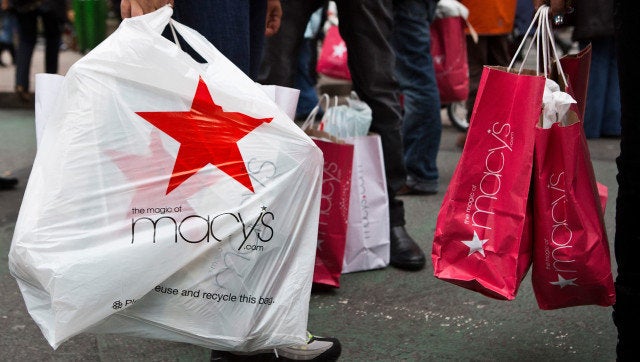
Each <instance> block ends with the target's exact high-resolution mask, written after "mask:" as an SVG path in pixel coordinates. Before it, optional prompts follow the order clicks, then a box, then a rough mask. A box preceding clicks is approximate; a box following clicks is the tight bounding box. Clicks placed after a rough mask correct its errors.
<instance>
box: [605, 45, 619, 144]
mask: <svg viewBox="0 0 640 362" xmlns="http://www.w3.org/2000/svg"><path fill="white" fill-rule="evenodd" d="M612 40H613V39H608V41H609V43H608V44H607V48H608V51H607V54H608V55H607V60H608V62H607V75H608V78H607V91H606V92H607V93H606V101H605V109H604V116H603V119H602V131H601V136H605V137H619V136H620V117H621V116H620V82H619V80H618V61H617V60H616V51H615V45H614V42H613V41H612Z"/></svg>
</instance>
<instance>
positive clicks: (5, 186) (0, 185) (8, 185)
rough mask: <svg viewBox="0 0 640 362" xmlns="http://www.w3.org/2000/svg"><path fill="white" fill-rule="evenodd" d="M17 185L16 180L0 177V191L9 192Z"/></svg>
mask: <svg viewBox="0 0 640 362" xmlns="http://www.w3.org/2000/svg"><path fill="white" fill-rule="evenodd" d="M17 184H18V179H17V178H7V177H0V190H9V189H12V188H14V187H16V185H17Z"/></svg>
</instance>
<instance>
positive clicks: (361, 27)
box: [258, 0, 426, 270]
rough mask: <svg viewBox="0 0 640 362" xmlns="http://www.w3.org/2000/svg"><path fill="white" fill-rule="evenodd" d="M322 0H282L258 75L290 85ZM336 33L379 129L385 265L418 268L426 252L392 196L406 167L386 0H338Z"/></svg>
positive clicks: (355, 84)
mask: <svg viewBox="0 0 640 362" xmlns="http://www.w3.org/2000/svg"><path fill="white" fill-rule="evenodd" d="M322 4H323V1H322V0H288V1H283V2H282V7H283V17H282V29H281V30H280V32H278V34H276V35H275V36H274V37H272V38H270V39H268V40H267V46H266V49H265V56H264V61H263V64H262V67H261V74H260V76H259V78H258V81H259V82H260V83H263V84H277V85H281V86H286V87H292V86H293V84H294V79H295V69H296V67H295V61H296V59H297V55H298V53H299V51H300V45H301V44H302V39H303V37H304V30H305V27H306V24H307V22H308V21H309V18H310V16H311V14H312V13H313V12H314V11H315V10H316V9H317V8H319V7H320V6H322ZM336 5H337V9H338V18H339V21H340V27H339V29H340V35H341V36H342V38H343V39H344V41H345V43H346V46H347V52H348V54H349V55H348V65H349V71H350V73H351V78H352V82H353V90H354V91H355V92H356V93H357V94H358V96H359V97H360V99H361V100H362V101H364V102H365V103H367V105H369V107H370V108H371V110H372V122H371V128H370V129H371V132H373V133H376V134H378V135H380V137H381V140H382V151H383V158H384V164H385V171H386V177H387V191H388V195H389V214H390V221H389V222H390V230H391V235H390V239H391V248H390V254H391V258H390V263H391V265H393V266H395V267H397V268H401V269H405V270H420V269H422V268H424V265H425V263H426V256H425V254H424V252H423V251H422V249H421V248H420V247H419V246H418V244H417V243H416V242H415V241H414V240H413V238H412V237H411V236H410V235H409V234H408V233H407V231H406V229H405V218H404V216H405V215H404V204H403V202H402V200H400V199H399V198H397V197H396V195H397V192H398V191H399V190H400V189H401V188H402V187H403V186H404V185H405V182H406V177H407V172H406V169H405V164H404V151H403V145H402V133H401V132H402V110H401V107H400V101H399V98H398V94H399V90H400V89H399V85H398V82H397V80H396V78H395V76H394V70H395V54H394V51H393V48H392V46H391V44H390V41H389V40H390V37H391V33H392V30H393V3H392V0H338V1H336Z"/></svg>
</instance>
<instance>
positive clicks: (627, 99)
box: [613, 0, 640, 361]
mask: <svg viewBox="0 0 640 362" xmlns="http://www.w3.org/2000/svg"><path fill="white" fill-rule="evenodd" d="M614 14H615V15H616V18H615V23H616V41H617V44H616V45H617V49H616V50H617V52H618V53H617V54H618V70H619V75H620V76H619V81H620V101H621V105H622V108H621V110H622V120H621V123H622V135H621V140H620V156H619V157H618V159H617V164H618V175H617V180H618V197H617V199H616V233H615V240H614V250H615V257H616V262H617V265H618V276H617V277H616V304H615V305H614V306H613V310H614V312H613V321H614V322H615V324H616V327H617V329H618V345H617V355H618V360H619V361H626V360H634V359H635V358H637V356H638V355H640V337H639V335H640V334H639V333H638V330H637V329H638V326H640V309H638V305H640V264H638V262H637V261H636V260H635V256H636V255H638V253H639V252H640V234H638V233H637V232H636V227H635V225H636V223H637V211H636V208H637V205H639V204H640V189H639V187H640V146H639V145H640V120H639V119H638V115H640V102H638V88H637V84H638V82H639V81H640V69H639V68H638V67H637V64H636V61H635V59H636V56H637V54H639V53H640V33H638V31H637V29H636V23H637V11H636V10H635V3H634V2H633V1H629V0H617V1H616V10H615V11H614Z"/></svg>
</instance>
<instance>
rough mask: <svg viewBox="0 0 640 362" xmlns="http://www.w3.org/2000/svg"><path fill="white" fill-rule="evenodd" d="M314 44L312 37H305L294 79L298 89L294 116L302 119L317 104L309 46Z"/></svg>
mask: <svg viewBox="0 0 640 362" xmlns="http://www.w3.org/2000/svg"><path fill="white" fill-rule="evenodd" d="M315 45H316V42H315V39H314V38H305V39H304V41H303V43H302V44H301V46H300V53H299V56H298V72H297V76H296V80H295V85H294V86H295V88H298V89H300V98H299V100H298V107H297V109H296V118H301V119H304V118H306V117H307V115H308V114H309V113H310V112H311V110H312V109H313V108H314V107H315V106H316V104H318V94H317V93H316V88H315V86H316V82H315V79H313V78H312V75H311V72H310V67H311V55H312V52H311V48H312V47H314V46H315Z"/></svg>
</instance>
